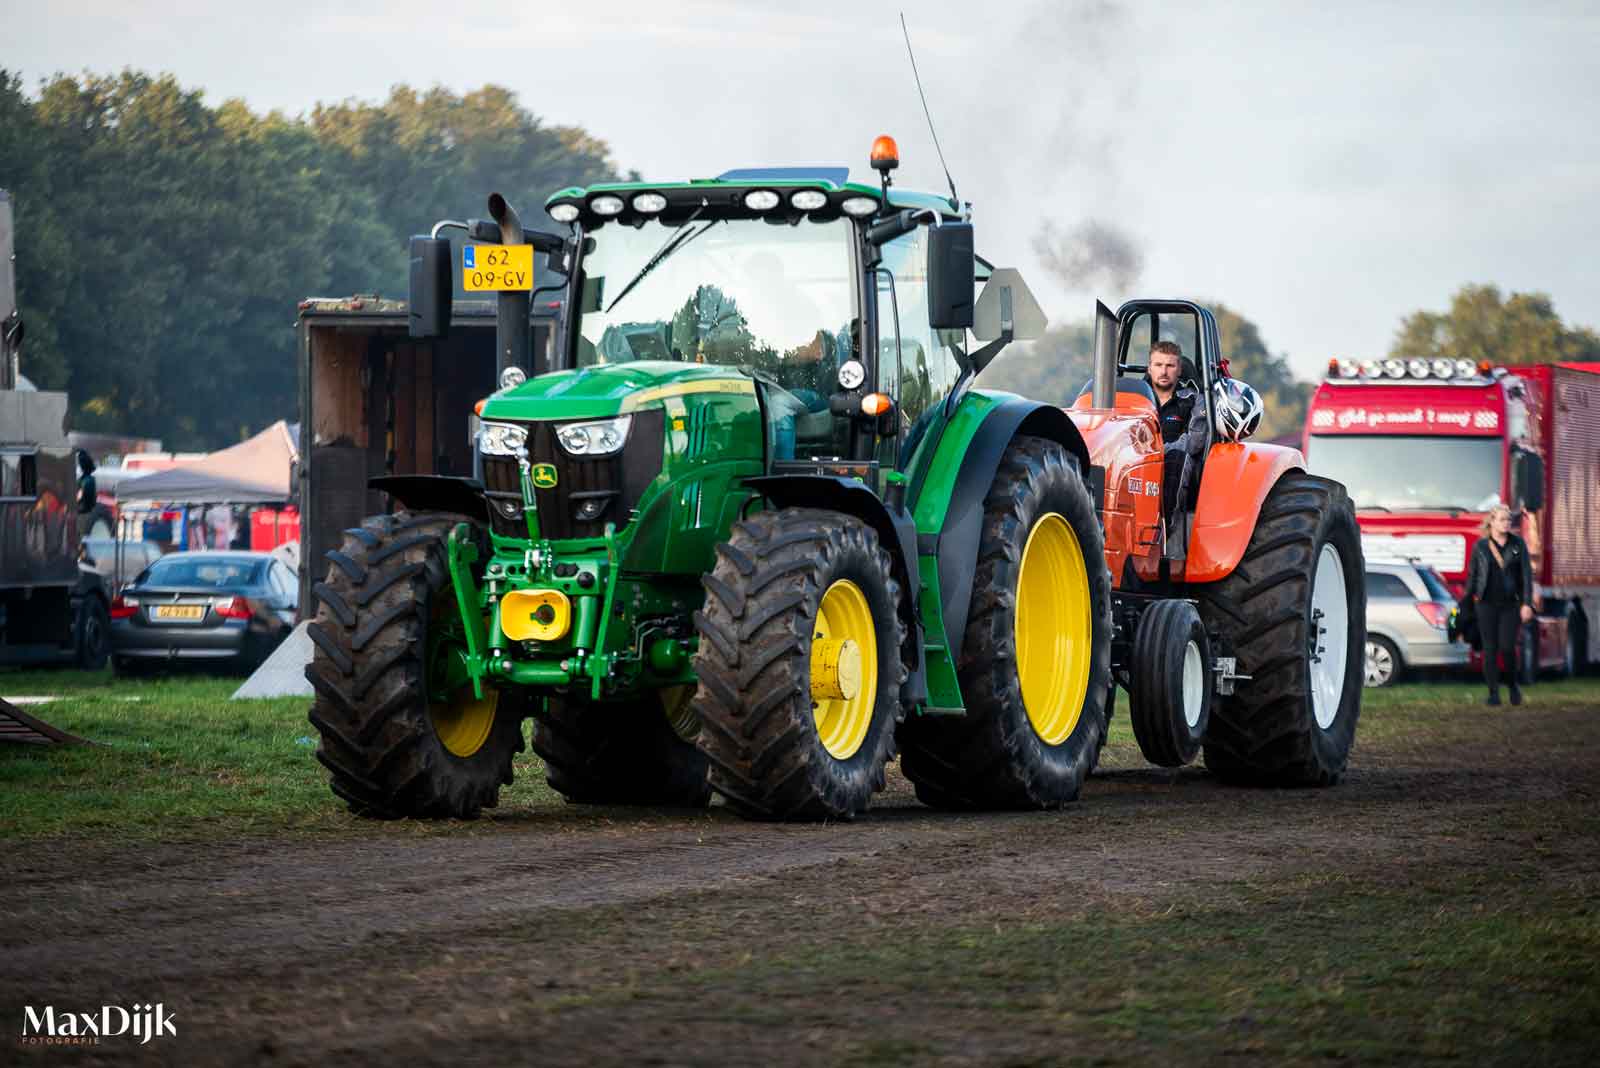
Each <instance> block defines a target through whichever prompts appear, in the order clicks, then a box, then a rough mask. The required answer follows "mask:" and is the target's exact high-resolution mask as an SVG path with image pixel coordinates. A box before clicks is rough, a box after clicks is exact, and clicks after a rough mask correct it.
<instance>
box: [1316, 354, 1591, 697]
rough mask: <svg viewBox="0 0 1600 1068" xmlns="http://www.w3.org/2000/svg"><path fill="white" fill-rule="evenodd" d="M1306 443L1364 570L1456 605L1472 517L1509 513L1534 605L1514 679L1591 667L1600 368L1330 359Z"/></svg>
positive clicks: (1473, 531)
mask: <svg viewBox="0 0 1600 1068" xmlns="http://www.w3.org/2000/svg"><path fill="white" fill-rule="evenodd" d="M1304 444H1305V449H1304V451H1305V454H1306V459H1307V462H1308V466H1309V467H1310V469H1311V471H1312V472H1314V473H1316V474H1320V475H1326V476H1327V477H1329V478H1335V479H1338V480H1339V481H1340V482H1343V483H1344V484H1345V485H1346V486H1348V487H1349V490H1350V496H1351V499H1352V500H1353V501H1354V502H1355V505H1356V509H1357V511H1356V516H1357V520H1358V521H1359V523H1360V525H1361V532H1362V548H1363V550H1364V551H1365V554H1366V557H1367V559H1368V560H1379V559H1386V558H1387V559H1394V558H1400V559H1411V560H1416V561H1418V562H1420V563H1425V564H1430V565H1432V566H1433V567H1434V568H1435V569H1437V570H1438V571H1439V573H1440V574H1441V575H1443V576H1444V579H1445V581H1446V582H1447V583H1448V584H1449V585H1450V587H1451V589H1452V590H1453V591H1454V592H1455V594H1456V595H1457V596H1460V594H1461V592H1462V588H1463V586H1464V584H1465V582H1466V578H1467V559H1468V554H1469V552H1470V551H1471V549H1472V544H1473V542H1474V541H1475V540H1476V539H1477V537H1478V526H1479V524H1480V523H1481V522H1482V520H1483V517H1484V514H1485V513H1486V512H1487V511H1488V509H1489V508H1490V507H1492V506H1493V505H1496V504H1501V503H1504V504H1507V505H1509V506H1510V507H1511V509H1512V513H1513V516H1514V517H1515V518H1516V520H1517V522H1518V527H1517V529H1518V530H1519V532H1520V533H1521V535H1522V537H1523V538H1524V539H1525V540H1526V541H1527V543H1528V548H1529V551H1530V555H1531V556H1532V559H1533V564H1534V573H1533V574H1534V587H1535V597H1534V599H1535V604H1536V607H1537V608H1538V618H1537V631H1538V641H1537V642H1536V643H1535V642H1526V641H1525V642H1524V643H1523V646H1524V663H1523V664H1522V670H1523V672H1524V674H1525V675H1530V676H1531V674H1532V673H1534V672H1535V671H1537V670H1538V669H1540V668H1554V669H1557V670H1558V671H1560V672H1561V673H1562V674H1572V673H1573V672H1575V671H1578V670H1581V669H1582V668H1583V667H1584V666H1585V664H1593V663H1597V662H1600V363H1551V364H1535V365H1529V366H1522V367H1493V366H1491V365H1490V364H1488V363H1487V362H1484V363H1479V364H1474V363H1472V362H1471V361H1470V360H1451V359H1434V360H1422V359H1411V360H1399V359H1393V358H1391V359H1386V360H1364V361H1360V362H1355V361H1351V360H1330V361H1329V362H1328V375H1327V378H1326V379H1325V380H1324V381H1323V382H1322V383H1320V384H1319V385H1318V386H1317V389H1316V392H1315V394H1313V396H1312V398H1311V407H1310V409H1309V411H1308V412H1307V413H1306V430H1305V443H1304Z"/></svg>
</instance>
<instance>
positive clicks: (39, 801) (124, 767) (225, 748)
mask: <svg viewBox="0 0 1600 1068" xmlns="http://www.w3.org/2000/svg"><path fill="white" fill-rule="evenodd" d="M238 685H239V680H238V679H234V678H216V677H209V676H180V677H175V678H165V679H155V680H143V679H141V680H123V679H119V678H116V677H114V676H113V675H112V674H111V673H110V672H109V671H105V672H98V673H87V672H74V671H31V672H25V671H9V672H0V695H30V694H33V695H54V696H56V697H57V698H58V699H57V700H55V701H52V702H50V703H48V704H44V705H38V706H33V707H32V709H31V711H33V712H34V714H36V715H38V716H40V717H41V718H43V719H45V720H47V721H48V722H50V723H53V724H54V725H56V726H58V727H60V728H62V729H64V730H67V731H70V732H72V733H74V734H77V735H78V736H80V737H83V738H87V739H89V740H91V741H94V742H96V743H99V744H97V745H94V746H89V747H52V748H43V747H38V748H36V747H31V746H16V745H14V746H0V839H5V838H38V837H48V836H63V835H65V836H74V837H96V836H103V835H114V836H117V837H123V836H129V835H131V836H136V837H141V838H152V839H185V838H199V839H204V838H206V837H208V836H211V835H214V834H219V833H226V834H231V835H237V834H244V833H274V832H278V831H291V830H292V831H295V832H298V833H319V832H324V833H325V832H350V831H352V830H356V829H359V828H360V827H361V821H356V820H352V819H351V818H349V817H348V816H347V815H346V814H345V812H344V810H343V808H342V806H341V805H340V804H339V803H337V801H336V800H335V799H334V798H333V797H332V795H331V794H330V793H329V792H328V787H327V781H326V775H325V772H324V770H323V768H322V766H321V765H320V764H318V763H317V762H316V760H315V758H314V756H313V753H314V752H315V750H316V733H315V731H314V730H313V728H312V727H311V725H310V724H309V723H308V722H307V721H306V709H307V707H308V701H307V700H306V699H304V698H288V699H284V700H256V701H231V700H229V695H230V694H231V693H232V692H233V691H234V690H235V689H237V688H238ZM1528 693H1529V698H1528V704H1527V705H1525V706H1524V708H1523V710H1521V714H1532V713H1534V712H1535V711H1536V710H1538V709H1540V708H1544V707H1552V706H1560V707H1565V706H1569V705H1572V704H1575V703H1576V704H1583V703H1589V704H1591V705H1593V706H1596V707H1600V681H1595V680H1575V681H1569V682H1557V683H1544V684H1541V685H1539V686H1537V687H1532V688H1530V689H1529V691H1528ZM1482 696H1483V695H1482V691H1481V688H1479V687H1476V686H1472V685H1467V684H1460V685H1455V684H1421V683H1419V684H1412V685H1401V686H1396V687H1392V688H1389V689H1385V690H1377V691H1373V690H1368V691H1366V694H1365V697H1364V705H1363V708H1364V711H1363V719H1362V723H1361V730H1360V734H1359V737H1358V743H1357V744H1358V747H1365V746H1380V747H1383V748H1384V749H1385V750H1404V749H1407V748H1416V747H1425V746H1428V745H1432V744H1437V743H1447V742H1449V741H1450V740H1451V739H1453V738H1457V737H1461V736H1464V735H1469V734H1470V733H1471V732H1472V731H1473V729H1474V725H1475V724H1476V723H1477V720H1478V717H1480V716H1483V715H1500V716H1507V715H1515V714H1518V710H1513V709H1510V708H1502V709H1500V710H1498V711H1496V710H1491V709H1485V708H1481V701H1482ZM1110 745H1111V752H1112V761H1113V762H1114V760H1115V756H1116V753H1117V752H1118V751H1119V750H1121V751H1131V752H1132V753H1133V754H1134V756H1133V758H1132V759H1133V762H1134V763H1135V764H1137V763H1138V761H1137V756H1136V754H1137V750H1136V749H1134V748H1133V747H1134V742H1133V734H1132V730H1131V728H1130V727H1129V725H1128V720H1127V716H1126V714H1119V715H1117V716H1116V717H1115V718H1114V722H1113V724H1112V732H1111V738H1110ZM516 775H517V785H516V787H515V788H514V790H513V791H512V792H511V793H510V794H509V795H508V797H507V799H506V801H505V802H503V803H505V804H508V805H514V806H516V807H530V806H531V807H558V806H560V805H561V800H560V798H559V797H558V796H557V795H556V794H554V793H553V792H551V791H550V790H549V789H548V787H546V786H545V784H544V777H543V768H542V766H541V764H540V762H539V760H538V758H537V757H535V756H533V755H532V754H531V753H524V754H521V755H519V757H518V762H517V766H516ZM408 826H410V827H411V828H412V829H413V830H412V833H430V831H432V830H437V829H438V826H439V825H434V824H411V825H408Z"/></svg>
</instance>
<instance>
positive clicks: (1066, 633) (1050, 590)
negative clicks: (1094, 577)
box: [1015, 512, 1094, 745]
mask: <svg viewBox="0 0 1600 1068" xmlns="http://www.w3.org/2000/svg"><path fill="white" fill-rule="evenodd" d="M1015 637H1016V645H1017V679H1018V681H1019V682H1021V684H1022V705H1023V707H1024V708H1025V709H1026V710H1027V713H1028V722H1029V723H1031V724H1032V725H1033V730H1034V733H1036V734H1038V736H1039V737H1040V738H1041V739H1042V740H1043V741H1044V742H1045V743H1046V744H1047V745H1059V744H1061V743H1062V742H1064V741H1066V740H1067V738H1069V737H1070V736H1071V735H1072V732H1073V730H1074V729H1076V728H1077V726H1078V717H1079V716H1080V715H1082V713H1083V699H1084V696H1085V695H1086V694H1087V693H1088V691H1089V658H1090V654H1091V652H1092V643H1093V639H1094V630H1093V626H1092V621H1091V618H1090V612H1089V571H1088V569H1087V568H1086V567H1085V566H1084V563H1083V549H1082V547H1080V546H1079V545H1078V536H1077V535H1076V534H1074V533H1073V531H1072V527H1070V526H1068V525H1067V521H1066V520H1065V519H1063V518H1061V516H1060V515H1058V514H1057V513H1055V512H1049V513H1047V514H1046V515H1045V516H1044V517H1043V518H1041V519H1040V520H1039V521H1038V522H1037V523H1035V524H1034V525H1033V530H1031V531H1030V532H1029V533H1028V542H1027V544H1026V545H1024V546H1023V549H1022V566H1021V567H1020V568H1019V569H1018V571H1017V607H1016V634H1015Z"/></svg>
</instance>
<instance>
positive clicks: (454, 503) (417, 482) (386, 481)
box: [367, 475, 489, 523]
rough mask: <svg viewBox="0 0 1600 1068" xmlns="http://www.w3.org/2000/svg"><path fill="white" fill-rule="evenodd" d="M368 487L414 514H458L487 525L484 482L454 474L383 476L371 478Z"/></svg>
mask: <svg viewBox="0 0 1600 1068" xmlns="http://www.w3.org/2000/svg"><path fill="white" fill-rule="evenodd" d="M367 485H368V486H369V487H370V488H372V489H375V490H382V491H383V492H384V493H387V494H388V495H389V496H391V497H393V498H394V499H395V501H396V502H398V503H399V504H400V505H401V506H403V507H405V508H407V509H409V510H410V511H413V512H455V513H457V514H459V515H464V516H470V517H472V518H473V519H478V520H481V521H482V522H485V523H487V522H488V521H489V506H488V504H487V503H486V502H485V499H484V496H483V483H482V482H479V481H478V480H477V479H475V478H457V477H455V476H452V475H382V476H379V477H378V478H369V479H367Z"/></svg>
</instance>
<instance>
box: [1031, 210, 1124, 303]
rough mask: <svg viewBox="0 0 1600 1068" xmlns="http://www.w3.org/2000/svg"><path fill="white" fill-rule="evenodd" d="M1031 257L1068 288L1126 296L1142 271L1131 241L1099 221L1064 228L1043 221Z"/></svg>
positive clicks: (1121, 232) (1094, 220)
mask: <svg viewBox="0 0 1600 1068" xmlns="http://www.w3.org/2000/svg"><path fill="white" fill-rule="evenodd" d="M1033 254H1034V255H1035V256H1038V257H1039V262H1040V263H1041V264H1043V265H1044V269H1045V270H1047V271H1049V272H1050V273H1051V274H1052V275H1054V276H1055V277H1056V280H1057V281H1059V282H1060V283H1061V284H1062V285H1063V286H1065V287H1067V288H1068V289H1076V290H1085V289H1087V290H1095V289H1099V288H1102V287H1104V288H1109V289H1111V290H1113V291H1115V292H1118V293H1126V292H1127V291H1128V290H1130V289H1132V288H1133V284H1134V283H1135V282H1137V281H1138V280H1139V274H1140V272H1142V271H1143V270H1144V253H1143V252H1141V251H1140V250H1139V245H1138V243H1137V242H1136V241H1135V240H1134V238H1133V237H1132V236H1131V235H1129V234H1128V233H1127V232H1126V231H1124V230H1122V229H1120V228H1118V227H1117V226H1115V225H1114V224H1112V223H1108V222H1104V221H1102V220H1100V219H1084V220H1083V221H1082V222H1078V223H1074V224H1073V225H1071V226H1069V227H1067V228H1065V229H1062V228H1061V227H1059V226H1057V225H1056V224H1055V223H1053V222H1046V223H1045V224H1044V225H1043V226H1042V227H1041V228H1040V230H1039V232H1038V233H1037V234H1035V235H1034V238H1033Z"/></svg>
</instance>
